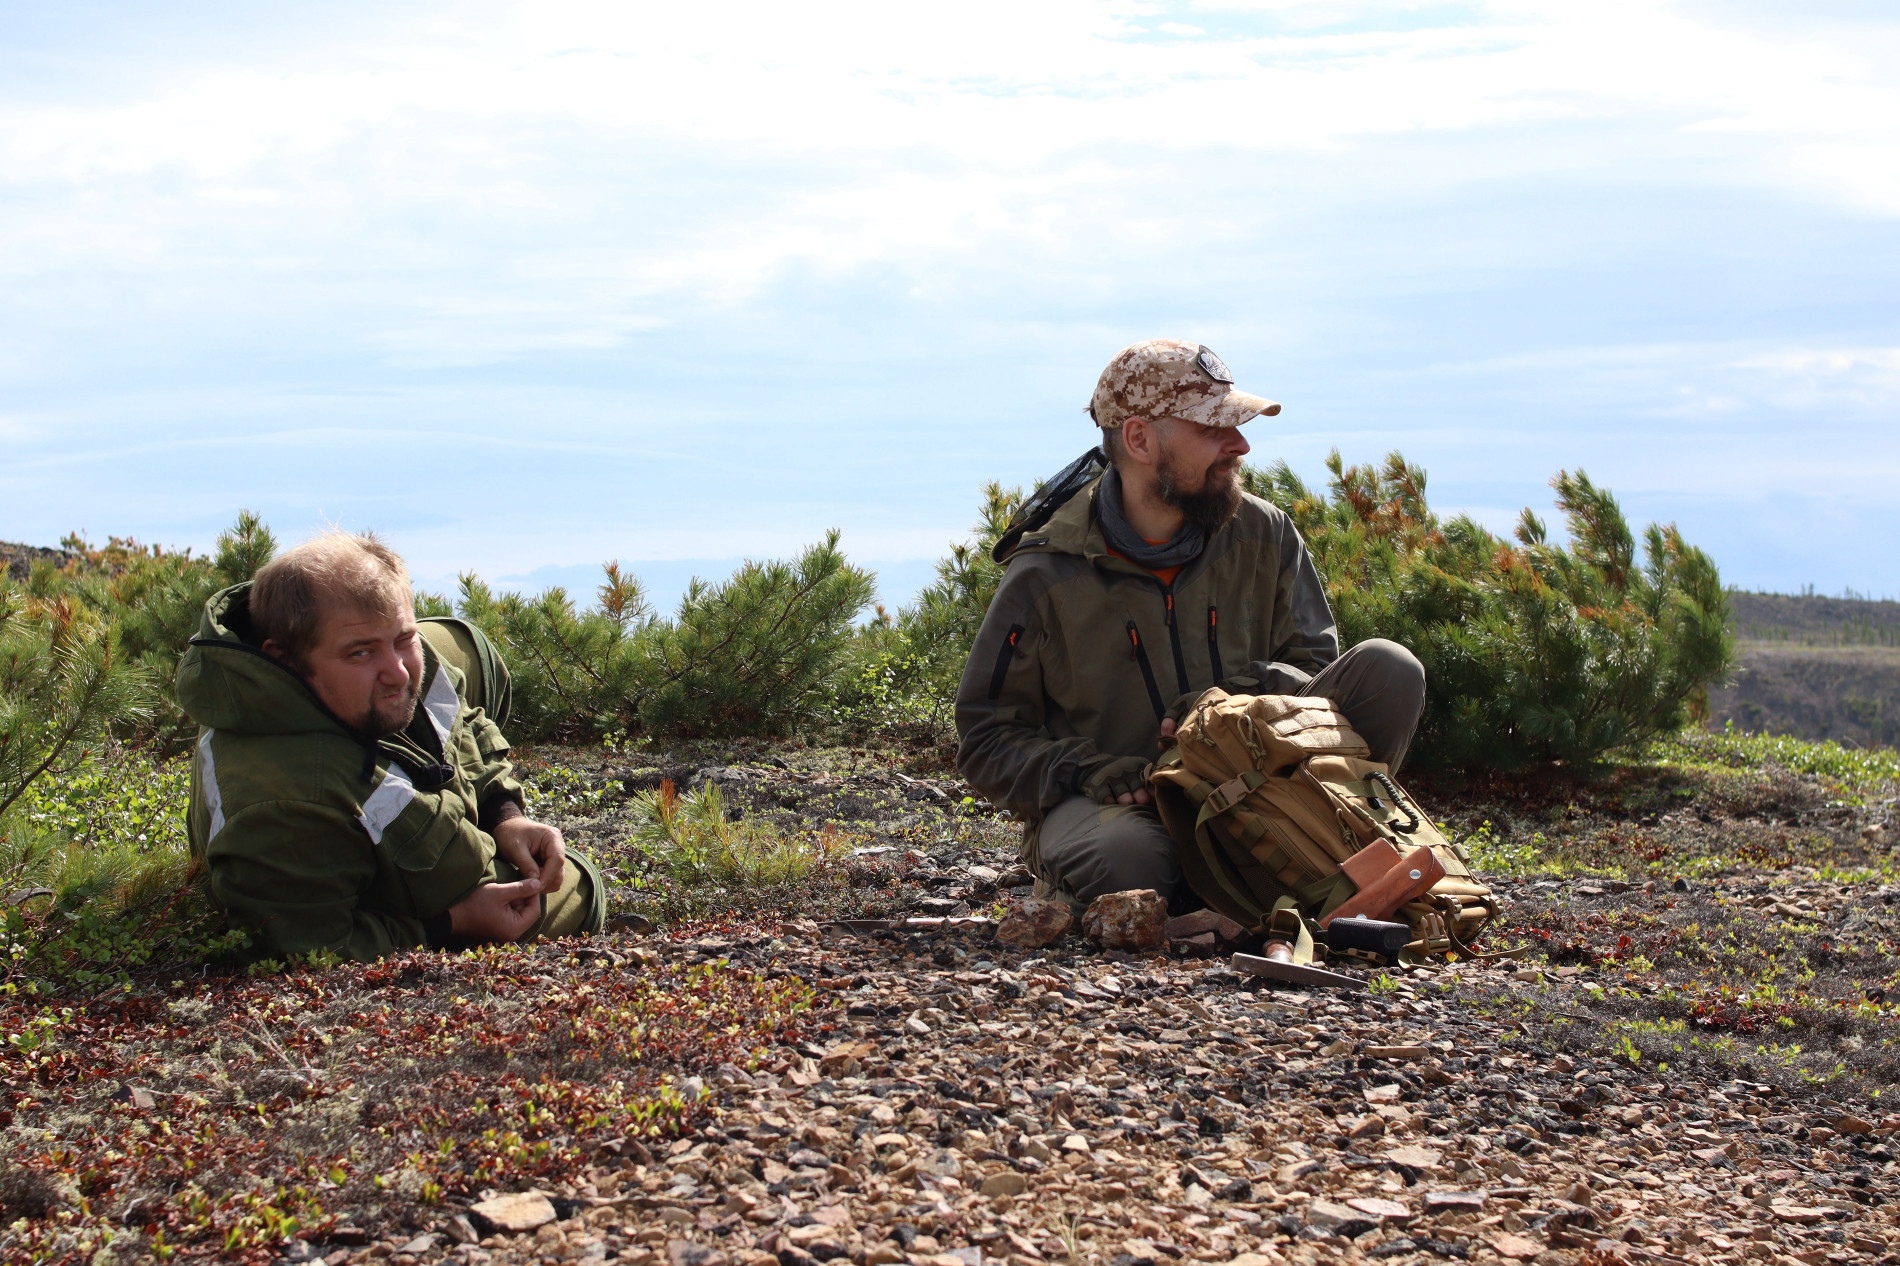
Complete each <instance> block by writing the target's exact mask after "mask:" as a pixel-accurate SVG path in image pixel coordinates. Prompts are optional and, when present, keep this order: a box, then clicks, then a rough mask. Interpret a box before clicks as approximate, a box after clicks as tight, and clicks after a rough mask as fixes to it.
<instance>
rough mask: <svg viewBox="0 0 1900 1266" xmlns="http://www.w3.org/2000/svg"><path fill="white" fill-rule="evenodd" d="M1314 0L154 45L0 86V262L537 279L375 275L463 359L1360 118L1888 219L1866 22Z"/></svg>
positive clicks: (47, 271)
mask: <svg viewBox="0 0 1900 1266" xmlns="http://www.w3.org/2000/svg"><path fill="white" fill-rule="evenodd" d="M1197 13H1206V14H1208V15H1212V16H1220V17H1222V18H1224V19H1229V20H1231V19H1237V18H1244V19H1246V20H1247V22H1248V23H1251V24H1252V25H1251V28H1250V29H1247V30H1244V31H1241V32H1238V33H1237V32H1235V31H1233V30H1217V31H1214V32H1213V33H1211V34H1203V35H1201V36H1199V37H1197V38H1195V39H1192V40H1173V41H1163V42H1159V43H1157V42H1154V41H1152V40H1148V39H1145V38H1133V37H1131V32H1133V30H1134V24H1135V22H1136V21H1137V20H1140V21H1144V22H1145V21H1149V20H1151V19H1152V18H1156V17H1160V18H1164V19H1166V20H1164V21H1162V22H1161V23H1160V29H1163V30H1168V29H1171V28H1176V29H1179V30H1180V31H1182V32H1183V33H1185V32H1187V31H1190V30H1195V31H1204V30H1206V28H1205V26H1203V25H1195V24H1193V23H1189V22H1187V21H1184V20H1176V19H1187V18H1194V22H1195V23H1205V22H1206V21H1207V19H1206V18H1201V17H1195V15H1196V14H1197ZM1340 16H1341V11H1340V10H1339V9H1338V8H1337V6H1332V5H1321V4H1283V3H1265V4H1259V5H1253V6H1244V5H1227V6H1219V7H1215V6H1191V7H1187V8H1178V7H1169V6H1161V5H1132V4H1121V3H1090V2H1085V0H1051V2H1049V3H1043V4H1036V5H1027V6H1025V5H1021V4H1018V3H1013V2H1011V3H1005V2H1003V0H979V2H977V3H972V4H967V5H959V6H954V7H944V8H936V9H924V8H921V7H918V6H893V5H886V4H873V3H849V4H833V5H827V6H822V7H819V8H816V9H814V8H811V7H809V6H807V7H797V6H783V5H767V4H716V3H715V4H701V5H695V6H690V7H672V8H663V7H660V6H626V5H620V4H608V3H604V2H600V0H566V2H558V0H557V2H552V3H548V2H539V3H535V4H532V5H520V6H504V5H489V6H464V7H460V8H457V9H453V10H449V9H444V10H440V11H438V14H437V17H436V18H435V20H433V21H431V22H429V23H426V24H425V23H419V24H415V25H413V26H412V27H410V28H409V29H408V30H407V31H406V32H398V33H396V34H395V35H392V34H391V32H389V31H388V30H387V29H385V28H382V27H378V28H377V29H376V31H375V32H374V37H375V41H393V42H366V43H365V44H363V45H362V46H361V47H356V48H353V49H351V48H350V47H349V43H348V41H347V40H343V41H342V45H343V47H344V48H345V49H348V51H347V52H342V53H339V51H338V45H337V43H335V42H332V43H329V44H325V45H323V46H322V47H320V48H319V49H317V50H315V51H314V52H312V53H311V54H310V55H308V56H299V53H298V51H297V50H296V49H294V48H278V49H270V50H268V52H267V53H265V55H264V56H262V57H261V58H260V59H259V60H260V61H261V62H262V64H261V65H250V66H245V67H242V68H240V67H235V66H232V65H228V64H219V63H213V64H207V65H202V66H187V67H178V68H176V69H175V70H174V71H173V72H172V73H171V74H170V75H169V76H168V77H166V78H164V79H163V80H161V81H160V82H159V84H158V86H156V87H155V88H153V89H151V90H150V91H148V92H145V93H142V94H138V95H134V96H131V97H128V98H125V99H118V100H108V101H101V102H83V101H82V102H63V103H58V104H47V103H44V102H41V101H38V100H35V99H33V98H32V97H30V96H27V95H24V94H15V95H13V96H11V97H6V98H0V170H4V171H5V172H6V175H5V176H4V177H3V178H0V179H4V181H5V184H6V186H7V187H9V188H10V189H12V190H13V191H14V192H15V193H16V194H18V195H20V197H18V198H16V199H15V200H13V201H11V202H9V203H8V204H7V205H6V206H4V207H0V228H3V229H4V230H5V232H4V236H3V238H0V240H4V241H5V242H7V243H9V245H6V246H0V276H5V277H10V278H12V279H14V280H16V281H23V280H26V279H28V278H32V277H34V276H47V275H52V274H57V273H60V272H62V271H64V270H66V269H70V268H72V267H75V266H78V265H79V264H81V263H82V262H83V264H84V265H85V266H87V267H91V268H101V267H105V268H121V269H125V270H128V271H132V272H140V271H148V270H160V271H162V270H164V269H166V268H168V267H170V266H172V265H173V264H174V263H175V262H190V263H196V262H199V261H201V260H202V259H203V258H204V257H205V256H206V255H214V256H227V257H236V258H240V259H243V260H245V261H246V262H247V263H248V264H250V265H253V266H255V265H258V264H260V263H265V262H266V261H268V262H269V263H270V264H272V265H275V266H276V267H277V268H279V269H280V270H281V271H280V275H281V276H285V277H289V278H293V279H303V280H307V279H308V278H309V276H310V274H312V273H314V272H317V271H320V270H324V269H338V270H340V271H341V272H342V273H343V274H344V275H345V276H348V275H349V274H351V273H353V272H363V273H369V272H375V273H380V274H382V275H384V276H388V275H390V274H393V275H395V276H414V275H416V274H417V273H418V272H428V271H429V270H430V269H431V268H432V267H433V268H439V269H442V270H451V269H456V270H466V269H467V267H468V266H469V265H470V264H471V263H473V262H475V261H477V260H481V261H483V262H484V263H485V264H486V266H487V267H488V268H489V269H491V270H492V271H491V275H490V276H488V277H487V278H485V280H486V281H488V282H489V283H490V284H492V285H493V286H495V287H497V288H500V289H504V290H509V291H515V292H523V291H525V292H531V293H536V294H539V295H541V296H544V297H543V298H540V299H535V300H525V301H519V300H506V299H502V300H494V301H491V302H486V303H477V302H474V301H471V300H463V301H458V302H457V304H456V306H457V308H458V309H459V313H458V314H455V315H446V314H442V313H440V312H437V311H431V310H430V307H431V305H430V304H429V303H428V302H423V303H416V302H414V301H413V300H410V299H407V298H406V297H403V296H400V295H398V296H396V307H397V308H398V311H396V312H393V313H390V314H389V316H388V318H387V323H386V324H384V325H383V326H382V328H381V329H380V330H379V331H377V332H375V333H373V335H372V341H373V342H375V343H377V344H380V345H383V346H387V347H390V348H392V349H395V353H396V354H397V355H399V356H409V355H421V356H423V357H425V358H426V357H428V356H430V355H432V354H433V353H431V352H430V351H429V350H428V349H429V348H431V347H434V346H436V345H437V344H438V343H440V342H442V341H444V340H448V341H459V342H462V344H463V346H464V348H465V351H466V355H467V356H468V357H470V358H475V359H479V358H481V357H483V356H487V355H497V356H505V355H507V354H510V351H511V349H512V350H519V351H523V352H531V351H534V350H537V349H540V348H545V347H564V346H589V345H598V344H599V343H601V342H607V343H611V342H613V341H616V340H621V339H625V338H627V337H629V336H631V335H632V334H635V333H637V332H639V331H641V330H645V329H650V328H652V326H653V324H654V323H656V322H658V321H661V320H664V319H667V317H668V315H669V311H670V307H671V305H676V304H678V303H682V302H683V303H689V304H690V303H699V302H710V303H728V302H733V301H737V300H742V299H744V298H745V297H747V296H748V295H750V294H753V293H756V291H757V289H758V288H759V287H760V286H761V285H763V284H767V283H768V282H769V281H770V280H772V279H774V278H775V277H777V276H779V275H780V274H781V273H782V271H783V270H784V269H785V268H787V267H790V266H801V267H804V266H808V267H813V268H816V269H818V270H819V272H820V273H821V275H822V274H832V275H838V274H843V273H848V272H850V271H852V270H856V269H861V268H864V267H868V266H878V265H883V264H895V265H897V266H900V267H904V268H906V269H909V270H912V271H915V272H917V273H927V272H929V271H931V268H932V266H933V263H935V262H936V261H942V260H950V259H954V260H965V261H979V260H982V259H983V258H984V257H985V254H986V252H992V251H996V250H1002V251H1005V252H1011V251H1015V250H1019V249H1023V250H1027V249H1038V248H1042V247H1047V246H1051V245H1053V246H1054V247H1055V248H1056V250H1055V252H1053V253H1060V250H1061V248H1062V247H1063V246H1064V245H1065V244H1067V245H1072V246H1082V245H1086V246H1087V247H1088V248H1090V249H1100V248H1102V247H1104V246H1109V245H1110V244H1119V245H1120V246H1121V247H1138V246H1140V245H1141V244H1142V241H1143V238H1144V236H1145V235H1149V234H1150V233H1151V232H1152V230H1153V228H1154V226H1155V225H1156V223H1157V222H1165V220H1166V219H1167V208H1168V206H1169V204H1170V203H1172V202H1178V201H1179V200H1180V199H1181V198H1183V197H1186V198H1193V197H1194V196H1195V195H1194V190H1193V182H1194V181H1195V180H1196V179H1197V175H1199V176H1201V177H1202V178H1205V176H1208V175H1211V176H1213V181H1212V184H1213V186H1214V187H1217V188H1224V190H1225V192H1226V193H1228V194H1229V195H1231V196H1234V197H1241V196H1244V195H1245V189H1246V186H1247V184H1248V182H1249V180H1251V181H1252V182H1253V184H1254V186H1255V190H1256V192H1257V191H1258V189H1259V186H1260V185H1261V184H1262V182H1265V183H1266V187H1267V188H1269V189H1270V188H1271V168H1270V167H1269V168H1261V167H1258V166H1257V165H1256V167H1255V168H1254V171H1255V173H1256V174H1254V175H1253V176H1251V177H1241V176H1238V175H1237V174H1236V173H1235V172H1233V171H1231V170H1224V169H1228V168H1231V166H1232V163H1233V160H1234V158H1235V156H1237V155H1245V154H1252V155H1256V156H1261V157H1270V156H1272V155H1275V154H1279V155H1288V156H1295V155H1301V154H1315V153H1326V152H1341V151H1346V152H1350V151H1351V150H1353V149H1354V148H1356V147H1361V146H1364V145H1366V144H1370V143H1373V142H1375V141H1377V140H1378V139H1379V138H1390V137H1407V136H1430V135H1446V136H1452V135H1461V134H1468V135H1469V136H1470V137H1471V143H1469V144H1466V145H1463V146H1461V147H1458V148H1456V149H1449V148H1448V149H1446V150H1444V151H1440V152H1438V153H1436V154H1435V155H1434V159H1435V166H1434V167H1433V168H1432V169H1430V170H1423V171H1414V172H1413V173H1411V175H1412V176H1413V178H1414V179H1415V180H1416V181H1418V182H1419V185H1418V187H1423V188H1430V187H1432V186H1443V185H1449V184H1457V183H1462V182H1475V181H1495V180H1498V179H1501V178H1506V177H1509V176H1510V175H1511V174H1513V173H1514V172H1515V173H1518V174H1526V173H1541V172H1546V171H1549V170H1551V169H1552V168H1563V167H1565V166H1570V167H1574V168H1580V169H1581V168H1595V169H1597V170H1599V171H1602V172H1603V173H1604V174H1606V175H1611V176H1612V177H1613V178H1623V177H1624V176H1627V175H1630V174H1633V173H1634V171H1635V170H1636V169H1646V171H1647V175H1648V177H1649V178H1651V179H1656V180H1661V181H1664V182H1668V181H1676V180H1691V181H1701V182H1711V183H1716V184H1721V183H1732V184H1748V185H1753V186H1756V187H1767V188H1773V189H1777V190H1780V191H1783V192H1785V193H1786V194H1787V195H1788V196H1791V197H1796V198H1821V199H1828V200H1832V201H1834V202H1836V203H1840V204H1844V205H1850V206H1854V207H1857V208H1861V209H1865V210H1871V211H1874V212H1877V213H1881V214H1895V213H1900V69H1896V68H1900V56H1896V55H1895V54H1900V41H1896V38H1895V35H1894V33H1893V31H1892V30H1891V29H1878V30H1876V31H1874V32H1873V33H1871V34H1868V33H1866V32H1861V31H1856V32H1854V38H1852V39H1851V40H1849V39H1846V38H1834V39H1830V38H1829V37H1830V34H1831V33H1830V32H1829V31H1828V30H1827V29H1826V28H1822V29H1820V30H1818V31H1817V32H1816V33H1815V34H1813V35H1811V36H1809V37H1807V38H1800V39H1793V40H1790V39H1789V38H1787V36H1786V34H1785V32H1782V31H1779V30H1752V29H1750V28H1749V27H1747V26H1746V25H1743V24H1741V23H1739V22H1730V23H1723V22H1721V21H1718V20H1717V19H1715V18H1711V17H1709V16H1706V15H1703V16H1694V15H1692V14H1691V12H1690V11H1689V10H1687V9H1683V8H1679V7H1677V6H1672V5H1667V4H1660V3H1640V2H1636V0H1622V2H1620V3H1619V2H1615V0H1611V2H1608V3H1600V4H1594V5H1589V6H1580V5H1574V4H1568V3H1555V2H1549V0H1544V2H1538V3H1529V2H1517V0H1499V2H1497V3H1492V4H1489V5H1482V6H1479V7H1477V8H1476V9H1475V10H1473V11H1472V16H1470V17H1457V18H1450V19H1444V20H1440V21H1437V22H1433V21H1432V20H1431V19H1432V14H1431V11H1430V10H1412V9H1408V8H1405V7H1401V8H1399V9H1397V10H1394V9H1391V8H1387V7H1379V8H1374V9H1368V10H1363V11H1361V13H1359V14H1357V15H1351V16H1355V17H1356V18H1357V24H1356V25H1353V26H1351V27H1346V28H1342V27H1340V26H1338V25H1317V24H1321V23H1327V22H1331V23H1335V24H1336V23H1338V22H1339V20H1340ZM1225 24H1226V25H1231V22H1228V23H1225ZM1243 25H1245V24H1243ZM1833 34H1836V35H1838V33H1833ZM367 39H368V37H367V36H366V40H367ZM1553 123H1556V124H1562V125H1566V126H1570V127H1573V128H1598V129H1602V128H1609V129H1613V130H1615V132H1616V133H1617V135H1618V136H1619V137H1620V139H1618V140H1617V141H1615V142H1614V143H1613V145H1612V146H1611V148H1610V150H1609V152H1608V153H1605V152H1604V150H1603V148H1602V143H1601V142H1600V141H1598V142H1592V143H1583V142H1580V141H1573V142H1572V143H1571V144H1568V145H1564V144H1558V145H1553V144H1552V143H1551V141H1550V140H1549V139H1548V137H1546V136H1541V135H1531V134H1530V133H1528V132H1527V131H1526V129H1531V130H1532V131H1534V130H1535V129H1536V128H1537V127H1539V126H1544V125H1551V124H1553ZM656 155H661V156H662V157H660V158H658V159H657V160H656V157H655V156H656ZM1618 169H1620V171H1619V170H1618ZM709 173H711V174H714V175H715V176H721V175H723V176H724V177H725V178H724V179H719V178H715V179H710V180H705V179H703V178H704V177H705V176H707V175H708V174H709ZM1332 178H1333V179H1335V180H1338V181H1345V182H1348V183H1350V182H1352V181H1354V180H1359V181H1364V180H1376V179H1377V178H1378V166H1374V167H1373V168H1370V169H1368V170H1366V171H1363V172H1360V171H1355V170H1354V167H1353V164H1352V163H1350V162H1347V163H1345V164H1343V165H1342V167H1341V168H1340V170H1338V171H1336V172H1334V173H1332ZM649 179H650V180H652V181H654V182H655V183H654V184H652V185H651V186H646V185H643V181H644V180H649ZM695 179H699V180H700V181H701V184H700V187H699V188H697V189H688V188H683V187H682V184H681V182H689V181H693V180H695ZM1107 206H1112V207H1114V212H1113V213H1112V214H1105V213H1104V212H1103V210H1102V208H1104V207H1107ZM1130 212H1132V214H1129V213H1130ZM431 223H436V224H439V225H441V226H443V227H444V228H445V229H447V230H448V231H446V232H443V233H440V234H431V233H429V231H428V225H429V224H431ZM616 224H619V225H621V226H622V227H623V228H624V230H625V231H624V232H620V233H616V232H615V227H616ZM418 244H420V247H421V249H420V251H416V250H415V249H414V248H415V247H416V246H417V245H418ZM503 261H507V262H503ZM583 262H584V263H585V264H586V265H587V266H588V267H589V268H590V270H591V280H590V285H591V287H592V289H593V291H594V294H593V295H591V296H586V297H584V298H583V299H582V302H581V304H580V305H579V306H581V307H582V308H584V309H587V308H591V309H592V310H593V312H592V315H584V316H582V317H581V318H580V319H578V320H575V321H569V320H568V319H567V318H565V317H562V318H560V319H556V320H554V321H553V322H552V324H553V325H554V326H556V327H558V328H553V329H551V328H550V321H549V319H548V318H547V317H546V316H545V315H544V309H545V308H546V307H548V306H549V305H550V304H552V305H556V306H565V305H566V302H567V295H566V293H565V291H564V290H563V289H562V287H563V284H564V281H565V278H564V277H563V273H564V270H566V269H567V268H568V267H569V266H570V265H574V264H578V263H583ZM491 298H492V297H491ZM417 349H421V350H420V351H418V350H417Z"/></svg>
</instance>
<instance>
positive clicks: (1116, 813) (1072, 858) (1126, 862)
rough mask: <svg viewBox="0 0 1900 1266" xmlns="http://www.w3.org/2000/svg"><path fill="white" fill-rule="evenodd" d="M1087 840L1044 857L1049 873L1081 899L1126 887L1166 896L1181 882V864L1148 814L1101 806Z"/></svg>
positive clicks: (1171, 844)
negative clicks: (1151, 890) (1053, 855)
mask: <svg viewBox="0 0 1900 1266" xmlns="http://www.w3.org/2000/svg"><path fill="white" fill-rule="evenodd" d="M1100 815H1101V816H1100V818H1099V819H1098V824H1097V826H1096V828H1095V830H1094V831H1093V832H1091V833H1090V834H1091V835H1092V836H1093V838H1092V839H1088V840H1086V841H1078V844H1079V847H1072V848H1068V849H1064V850H1062V853H1063V855H1062V856H1059V857H1050V856H1048V855H1047V854H1045V855H1044V859H1043V860H1044V862H1045V864H1047V865H1048V867H1049V869H1051V870H1053V871H1056V872H1057V873H1058V874H1059V875H1060V876H1061V879H1062V881H1063V883H1064V884H1066V885H1067V886H1068V887H1069V888H1070V889H1071V890H1073V891H1074V892H1075V894H1076V895H1077V896H1079V897H1081V898H1083V899H1084V900H1093V899H1094V898H1096V897H1099V896H1101V895H1102V894H1104V893H1109V892H1124V891H1126V890H1128V889H1130V888H1152V889H1154V890H1155V891H1157V892H1159V893H1160V894H1161V895H1162V896H1164V897H1167V896H1172V895H1173V892H1174V890H1175V889H1176V888H1177V887H1179V886H1180V883H1181V864H1180V860H1179V858H1177V857H1176V856H1175V849H1174V841H1173V840H1171V839H1169V838H1168V832H1167V828H1166V827H1164V826H1162V825H1161V822H1160V820H1159V819H1157V818H1156V817H1155V816H1154V815H1153V814H1151V813H1146V812H1142V811H1139V810H1134V809H1120V810H1117V809H1116V808H1114V807H1107V806H1105V807H1104V808H1103V809H1102V810H1101V811H1100Z"/></svg>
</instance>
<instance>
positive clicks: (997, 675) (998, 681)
mask: <svg viewBox="0 0 1900 1266" xmlns="http://www.w3.org/2000/svg"><path fill="white" fill-rule="evenodd" d="M1022 637H1023V626H1022V625H1020V624H1012V625H1010V626H1009V632H1008V633H1007V634H1005V635H1004V637H1003V646H1002V649H1001V650H999V651H997V652H996V671H995V672H993V673H991V674H990V699H991V701H992V702H994V701H995V700H997V699H1000V698H1002V697H1003V679H1004V678H1006V677H1008V676H1009V661H1010V660H1012V659H1014V658H1016V643H1018V642H1020V641H1021V640H1022Z"/></svg>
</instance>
